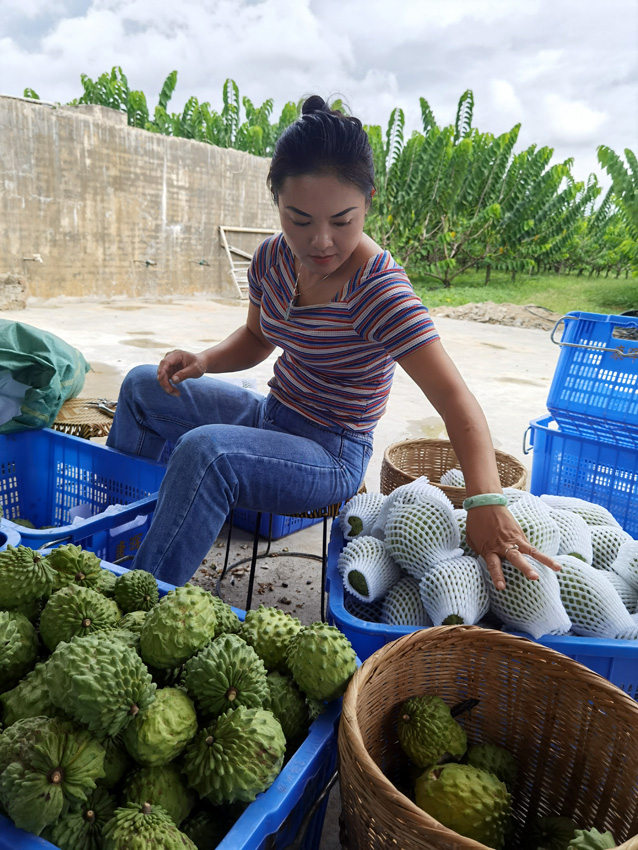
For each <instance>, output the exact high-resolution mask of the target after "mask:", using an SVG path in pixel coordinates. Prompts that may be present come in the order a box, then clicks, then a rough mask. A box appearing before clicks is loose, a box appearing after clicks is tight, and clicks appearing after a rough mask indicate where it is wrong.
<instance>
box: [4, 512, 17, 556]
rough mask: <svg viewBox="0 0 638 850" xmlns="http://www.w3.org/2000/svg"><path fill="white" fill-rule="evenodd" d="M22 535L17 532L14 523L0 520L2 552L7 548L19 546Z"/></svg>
mask: <svg viewBox="0 0 638 850" xmlns="http://www.w3.org/2000/svg"><path fill="white" fill-rule="evenodd" d="M19 545H20V534H19V532H18V531H16V529H15V527H14V525H13V523H8V522H5V521H4V520H3V519H0V551H1V550H2V549H6V548H7V546H19Z"/></svg>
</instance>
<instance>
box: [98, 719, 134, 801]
mask: <svg viewBox="0 0 638 850" xmlns="http://www.w3.org/2000/svg"><path fill="white" fill-rule="evenodd" d="M99 741H100V744H102V746H103V747H104V776H103V777H102V779H100V780H99V782H98V785H101V786H102V787H104V788H107V789H109V790H110V789H111V788H115V786H116V785H117V784H118V783H119V782H120V781H121V780H122V778H123V777H124V776H125V775H126V774H127V773H128V771H129V770H130V769H131V764H132V759H131V757H130V755H129V754H128V751H127V749H126V747H125V746H124V743H123V742H122V733H121V732H120V733H119V734H118V735H115V737H113V738H111V736H110V735H105V736H104V737H103V738H100V739H99Z"/></svg>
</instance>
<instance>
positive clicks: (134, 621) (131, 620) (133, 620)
mask: <svg viewBox="0 0 638 850" xmlns="http://www.w3.org/2000/svg"><path fill="white" fill-rule="evenodd" d="M145 619H146V611H129V613H128V614H125V615H124V616H123V617H122V619H121V620H118V622H117V623H116V628H118V629H126V630H127V631H129V632H133V633H134V634H136V635H139V634H140V633H141V631H142V626H143V625H144V620H145Z"/></svg>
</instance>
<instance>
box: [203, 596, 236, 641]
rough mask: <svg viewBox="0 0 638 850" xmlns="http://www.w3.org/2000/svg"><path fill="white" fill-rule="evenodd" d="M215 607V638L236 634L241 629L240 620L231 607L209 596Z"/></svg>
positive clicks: (217, 598) (217, 597)
mask: <svg viewBox="0 0 638 850" xmlns="http://www.w3.org/2000/svg"><path fill="white" fill-rule="evenodd" d="M210 598H211V599H212V600H213V605H214V606H215V614H216V615H217V622H216V623H215V635H214V636H215V637H219V636H220V635H227V634H237V633H238V632H239V630H240V628H241V620H240V619H239V617H238V616H237V614H235V612H234V611H233V609H232V608H231V606H230V605H229V604H228V603H227V602H224V600H223V599H220V598H219V596H214V595H213V594H211V597H210Z"/></svg>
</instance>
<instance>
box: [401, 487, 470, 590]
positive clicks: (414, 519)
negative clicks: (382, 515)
mask: <svg viewBox="0 0 638 850" xmlns="http://www.w3.org/2000/svg"><path fill="white" fill-rule="evenodd" d="M385 542H386V546H387V547H388V550H389V552H390V554H391V555H392V557H393V558H394V560H395V561H396V562H397V563H398V564H399V565H400V566H401V567H402V568H403V569H404V570H405V572H406V573H408V575H411V576H412V577H413V578H416V579H421V577H422V576H423V574H424V573H425V572H426V571H427V570H428V569H429V568H430V567H431V566H433V565H434V564H436V563H438V562H439V561H448V560H451V559H452V558H456V557H459V556H460V555H462V554H463V550H462V549H461V548H460V546H459V544H460V542H461V535H460V532H459V526H458V523H457V521H456V517H455V516H454V509H453V508H452V507H450V506H449V505H447V504H445V502H442V501H441V500H440V499H436V498H428V497H427V496H421V500H420V501H419V502H418V503H417V504H405V503H403V502H402V500H398V501H396V502H395V503H394V505H393V507H392V509H391V511H390V515H389V516H388V519H387V521H386V524H385Z"/></svg>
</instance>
